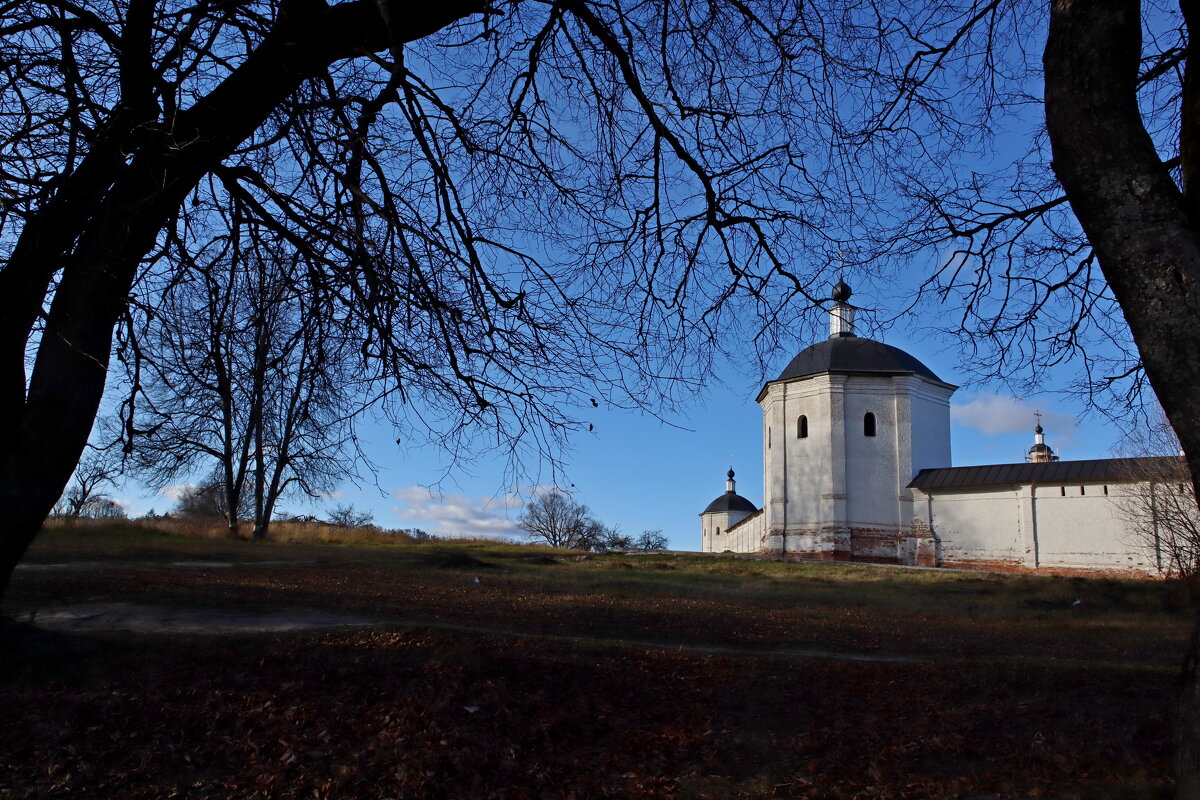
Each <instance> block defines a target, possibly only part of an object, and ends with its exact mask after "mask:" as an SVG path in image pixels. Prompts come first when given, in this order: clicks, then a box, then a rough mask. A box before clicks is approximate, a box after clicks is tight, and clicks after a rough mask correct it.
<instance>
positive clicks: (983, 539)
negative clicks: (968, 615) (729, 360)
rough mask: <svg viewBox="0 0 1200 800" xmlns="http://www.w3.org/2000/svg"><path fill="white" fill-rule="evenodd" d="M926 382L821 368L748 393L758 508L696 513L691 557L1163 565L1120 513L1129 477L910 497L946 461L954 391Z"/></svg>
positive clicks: (924, 491)
mask: <svg viewBox="0 0 1200 800" xmlns="http://www.w3.org/2000/svg"><path fill="white" fill-rule="evenodd" d="M931 376H932V373H930V377H927V376H926V375H922V374H919V373H917V372H915V371H910V372H897V373H894V374H881V373H873V372H854V371H846V372H840V371H825V372H820V373H818V374H813V375H804V376H801V377H795V378H786V379H780V380H776V381H772V382H770V383H768V384H767V385H766V386H765V387H764V388H763V390H762V392H761V393H760V394H759V397H758V402H759V405H760V406H761V408H762V421H763V428H762V437H763V438H762V454H763V498H764V502H763V505H762V507H761V508H760V509H759V510H758V511H757V512H754V513H749V512H745V511H742V512H737V514H734V515H730V514H724V515H722V514H715V513H706V514H702V515H701V519H702V542H701V546H702V549H703V550H704V551H706V552H723V551H731V552H735V553H766V554H773V555H782V556H790V557H807V558H821V559H838V560H854V561H874V562H885V563H899V564H911V565H927V566H962V567H980V568H997V569H1045V568H1056V569H1078V570H1097V569H1100V570H1124V571H1132V572H1155V571H1157V570H1158V569H1160V568H1161V557H1159V556H1156V554H1155V553H1154V552H1152V551H1151V550H1148V549H1147V548H1146V546H1145V539H1144V537H1140V536H1139V535H1137V534H1136V533H1131V532H1130V531H1129V523H1128V515H1127V514H1125V513H1123V508H1122V499H1123V498H1126V499H1127V498H1128V497H1129V496H1130V494H1131V493H1136V491H1135V489H1134V484H1135V483H1136V481H1133V480H1132V479H1128V478H1126V479H1122V478H1120V477H1115V476H1109V477H1100V478H1098V479H1095V480H1090V479H1089V480H1074V481H1068V480H1054V481H1049V482H1045V481H1039V480H1025V481H1015V482H1014V481H1009V482H1005V483H995V482H991V483H985V484H981V485H974V486H956V487H946V486H942V487H936V486H925V487H923V488H911V487H910V484H911V483H914V479H915V478H916V477H917V476H918V474H919V473H920V472H921V470H937V469H940V468H946V467H950V462H951V455H950V405H949V401H950V397H951V395H952V394H953V393H954V391H955V388H956V387H954V386H953V385H951V384H948V383H944V382H942V381H940V380H938V379H936V378H934V377H931ZM867 414H871V415H873V417H874V435H873V436H872V435H867V434H868V430H867V427H866V426H867V423H866V422H865V419H866V415H867ZM802 418H803V421H802ZM1040 439H1041V436H1040V429H1039V440H1040ZM1060 463H1061V465H1062V466H1063V467H1067V466H1069V465H1070V464H1086V463H1088V462H1060ZM1092 463H1093V464H1099V463H1101V462H1092ZM963 469H972V468H963ZM977 469H982V468H977ZM1093 471H1095V470H1093ZM1059 472H1062V470H1059ZM959 474H960V475H965V474H966V473H959ZM718 531H719V533H718Z"/></svg>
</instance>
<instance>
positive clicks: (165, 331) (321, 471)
mask: <svg viewBox="0 0 1200 800" xmlns="http://www.w3.org/2000/svg"><path fill="white" fill-rule="evenodd" d="M235 227H236V226H235ZM251 244H252V245H254V247H252V248H246V247H243V246H242V245H243V243H242V242H241V241H240V240H239V239H238V238H236V233H235V235H234V236H233V237H227V238H221V239H218V240H215V241H214V242H212V243H211V245H210V247H208V248H206V249H205V250H204V251H202V253H201V258H200V259H196V258H194V257H192V256H191V255H190V254H188V253H183V252H179V253H176V258H177V259H178V262H179V263H181V264H184V265H186V267H187V269H185V270H183V271H182V272H181V273H178V276H177V279H176V280H175V281H174V282H172V283H170V284H168V286H167V287H166V288H165V289H164V290H163V291H162V292H161V294H160V295H159V297H158V302H157V303H156V305H155V307H154V308H153V310H152V311H150V310H144V311H143V313H141V314H139V315H138V319H139V321H140V327H139V329H138V330H137V331H136V337H134V338H133V339H132V341H136V343H137V357H138V369H139V372H140V375H141V377H140V379H139V386H138V390H139V392H140V395H141V400H142V408H141V412H140V422H139V424H138V426H137V427H135V426H134V425H133V421H134V420H133V416H132V413H131V409H130V405H132V403H133V402H134V400H133V399H131V400H130V401H129V404H128V405H127V410H128V412H129V416H127V417H126V422H127V424H126V425H125V426H124V430H123V433H124V434H125V435H126V440H127V449H128V450H130V451H131V452H132V454H133V456H134V458H133V463H134V464H135V465H136V467H137V471H138V472H139V474H141V475H142V476H143V477H144V478H145V479H146V480H147V482H148V483H150V484H151V485H155V486H160V487H161V486H165V485H169V484H171V483H174V482H177V481H178V480H179V479H180V478H181V477H186V476H188V475H189V474H190V473H191V472H193V471H194V470H195V469H197V468H204V469H211V468H212V466H213V463H214V462H215V465H216V469H217V472H218V474H219V476H220V482H219V485H220V486H221V488H222V491H223V492H224V495H225V501H224V505H225V507H226V508H239V507H241V506H242V505H243V498H242V494H243V492H249V493H250V495H249V497H248V498H247V500H248V501H249V507H250V508H251V509H252V512H251V513H250V514H248V515H246V516H247V518H250V519H253V520H254V530H253V534H252V537H253V538H256V539H257V538H263V537H265V536H266V533H267V530H268V528H269V525H270V522H271V518H272V515H273V512H274V509H275V506H276V504H277V502H278V501H279V499H280V498H281V497H282V496H284V495H285V494H287V493H288V492H289V491H291V492H294V493H300V494H303V495H306V496H309V497H316V496H318V495H320V494H322V493H324V492H327V491H330V490H332V489H333V488H334V487H335V485H336V484H337V483H338V482H340V481H342V480H345V479H346V478H347V477H353V476H355V475H356V472H355V469H354V466H355V464H356V463H359V462H361V461H363V460H364V459H363V456H362V453H361V450H360V449H359V447H358V440H357V438H356V436H355V433H354V415H355V413H356V412H357V411H358V410H359V409H361V408H362V403H363V399H362V398H361V397H357V396H355V395H356V393H357V389H356V388H355V379H354V378H353V377H352V372H353V366H352V364H351V362H350V358H351V354H352V353H353V352H354V351H353V349H352V348H351V347H350V343H349V340H348V339H347V337H346V335H345V331H343V330H341V329H340V328H339V325H338V323H339V317H338V315H337V314H336V313H335V312H334V311H333V310H332V309H330V308H328V307H327V303H326V305H322V301H321V300H320V299H319V295H317V294H316V293H314V292H312V291H311V288H312V287H311V286H309V285H308V283H307V280H306V276H307V271H306V270H305V269H303V265H304V262H305V260H304V258H302V257H300V256H299V255H297V254H295V253H293V254H292V255H291V256H287V255H284V253H282V252H281V251H280V250H279V248H278V247H273V246H271V244H268V243H265V242H263V241H262V240H261V238H259V239H258V240H257V241H253V242H251ZM247 249H251V250H252V252H253V253H254V254H255V255H257V256H259V258H258V259H257V260H255V261H253V263H251V264H249V265H247V264H244V263H242V261H243V259H245V258H246V257H247V255H246V250H247ZM264 257H270V261H266V260H263V258H264ZM227 522H228V525H229V533H230V535H231V536H233V537H237V536H238V535H239V533H238V531H239V519H238V515H232V516H229V517H228V518H227Z"/></svg>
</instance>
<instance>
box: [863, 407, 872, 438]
mask: <svg viewBox="0 0 1200 800" xmlns="http://www.w3.org/2000/svg"><path fill="white" fill-rule="evenodd" d="M874 435H875V415H874V414H872V413H871V412H870V411H868V412H867V413H866V416H864V417H863V436H874Z"/></svg>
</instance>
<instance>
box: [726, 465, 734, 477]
mask: <svg viewBox="0 0 1200 800" xmlns="http://www.w3.org/2000/svg"><path fill="white" fill-rule="evenodd" d="M725 474H726V475H728V476H729V477H730V478H732V477H733V467H730V468H729V472H727V473H725Z"/></svg>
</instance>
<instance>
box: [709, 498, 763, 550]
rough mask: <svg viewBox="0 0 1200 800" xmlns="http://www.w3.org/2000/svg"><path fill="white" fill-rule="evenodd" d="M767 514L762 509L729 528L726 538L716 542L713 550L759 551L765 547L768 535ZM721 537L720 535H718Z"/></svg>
mask: <svg viewBox="0 0 1200 800" xmlns="http://www.w3.org/2000/svg"><path fill="white" fill-rule="evenodd" d="M766 518H767V517H766V514H764V513H763V510H762V509H759V510H758V511H756V512H754V513H753V514H751V515H750V516H748V517H746V518H745V519H743V520H742V521H741V522H738V523H736V524H735V525H733V527H731V528H727V529H726V531H725V533H724V534H723V536H724V540H723V541H718V542H716V543H715V544H714V546H713V549H712V551H711V552H715V553H724V552H725V551H726V550H728V551H730V552H732V553H757V552H759V551H761V550H762V549H763V540H764V538H765V536H766V532H767V528H766V524H765V523H766ZM718 538H720V537H718Z"/></svg>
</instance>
